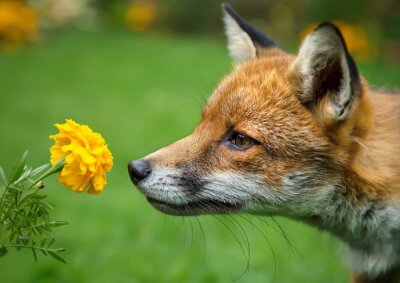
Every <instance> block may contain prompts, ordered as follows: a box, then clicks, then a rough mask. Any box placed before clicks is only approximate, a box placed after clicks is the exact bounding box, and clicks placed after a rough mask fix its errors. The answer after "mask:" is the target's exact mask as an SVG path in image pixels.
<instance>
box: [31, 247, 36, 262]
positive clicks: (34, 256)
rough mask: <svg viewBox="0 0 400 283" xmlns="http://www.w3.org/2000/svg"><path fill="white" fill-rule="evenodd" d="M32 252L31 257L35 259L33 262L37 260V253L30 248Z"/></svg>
mask: <svg viewBox="0 0 400 283" xmlns="http://www.w3.org/2000/svg"><path fill="white" fill-rule="evenodd" d="M31 250H32V253H33V258H34V259H35V262H37V254H36V251H35V249H34V248H32V249H31Z"/></svg>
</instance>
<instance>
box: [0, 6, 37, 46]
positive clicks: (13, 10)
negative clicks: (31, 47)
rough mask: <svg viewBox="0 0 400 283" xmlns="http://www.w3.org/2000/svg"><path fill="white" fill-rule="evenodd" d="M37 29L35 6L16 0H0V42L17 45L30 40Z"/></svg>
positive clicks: (5, 44) (2, 44)
mask: <svg viewBox="0 0 400 283" xmlns="http://www.w3.org/2000/svg"><path fill="white" fill-rule="evenodd" d="M38 29H39V15H38V12H37V10H36V9H35V8H33V7H32V6H30V5H28V4H26V3H24V2H23V1H17V0H14V1H12V0H0V44H1V46H2V47H7V46H13V45H19V44H21V43H23V42H27V41H30V40H32V39H33V38H34V37H35V35H36V33H37V31H38Z"/></svg>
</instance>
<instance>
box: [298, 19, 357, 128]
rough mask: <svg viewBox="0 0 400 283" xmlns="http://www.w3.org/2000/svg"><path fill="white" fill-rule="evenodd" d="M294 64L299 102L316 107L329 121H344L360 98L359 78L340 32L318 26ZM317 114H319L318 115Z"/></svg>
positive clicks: (326, 23) (328, 24)
mask: <svg viewBox="0 0 400 283" xmlns="http://www.w3.org/2000/svg"><path fill="white" fill-rule="evenodd" d="M295 65H296V67H297V69H298V70H299V72H300V76H301V81H302V89H301V94H300V100H301V101H302V102H303V104H304V105H306V106H309V107H314V109H313V110H315V107H317V106H318V107H319V109H318V111H321V108H322V111H324V112H325V113H323V115H324V117H326V116H325V115H328V116H329V117H330V119H333V120H336V121H341V120H345V119H346V118H347V117H348V116H349V115H350V114H351V112H352V110H353V108H354V105H355V104H356V103H355V101H356V98H357V96H360V95H361V82H360V76H359V73H358V70H357V67H356V64H355V63H354V60H353V58H351V56H350V54H349V52H348V50H347V47H346V44H345V42H344V39H343V36H342V34H341V32H340V30H339V29H338V28H337V27H336V26H335V25H334V24H332V23H329V22H325V23H322V24H320V25H319V26H318V27H317V28H316V29H315V30H314V31H313V32H312V33H311V34H309V35H308V36H307V37H306V39H305V40H304V42H303V44H302V46H301V47H300V51H299V54H298V56H297V59H296V61H295ZM319 114H321V113H319Z"/></svg>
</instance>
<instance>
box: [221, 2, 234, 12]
mask: <svg viewBox="0 0 400 283" xmlns="http://www.w3.org/2000/svg"><path fill="white" fill-rule="evenodd" d="M221 7H222V9H223V10H225V11H226V12H228V13H229V10H233V7H232V5H231V4H229V3H227V2H223V3H222V4H221Z"/></svg>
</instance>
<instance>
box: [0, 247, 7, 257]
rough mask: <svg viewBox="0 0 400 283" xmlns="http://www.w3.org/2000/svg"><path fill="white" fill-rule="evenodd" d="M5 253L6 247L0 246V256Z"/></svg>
mask: <svg viewBox="0 0 400 283" xmlns="http://www.w3.org/2000/svg"><path fill="white" fill-rule="evenodd" d="M6 253H7V248H6V247H3V246H0V256H4V255H5V254H6Z"/></svg>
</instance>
